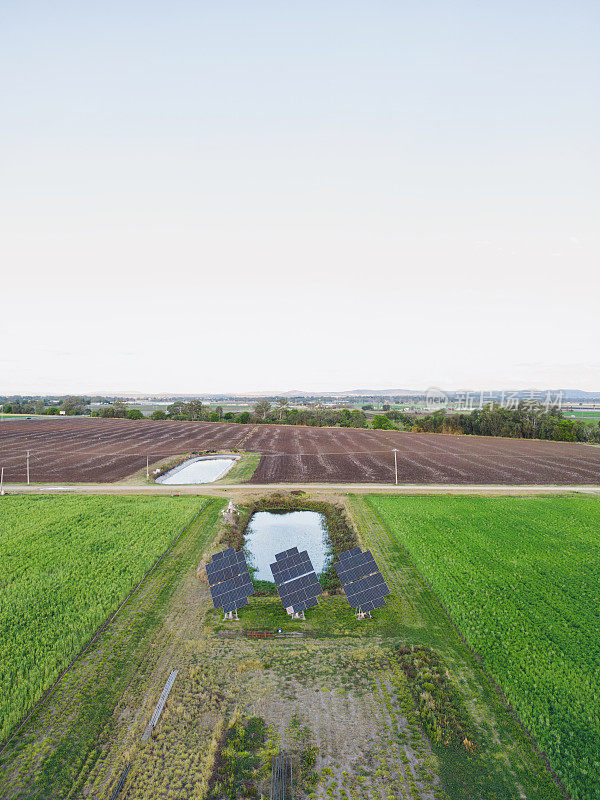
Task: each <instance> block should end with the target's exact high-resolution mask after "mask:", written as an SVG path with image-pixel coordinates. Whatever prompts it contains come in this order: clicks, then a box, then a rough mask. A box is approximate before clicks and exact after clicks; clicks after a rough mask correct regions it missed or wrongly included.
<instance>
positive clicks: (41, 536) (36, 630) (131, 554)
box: [0, 496, 200, 741]
mask: <svg viewBox="0 0 600 800" xmlns="http://www.w3.org/2000/svg"><path fill="white" fill-rule="evenodd" d="M199 507H200V506H199V503H198V500H197V499H196V498H192V497H189V498H183V497H182V498H169V497H70V496H58V497H16V496H15V497H12V496H11V497H3V498H1V499H0V523H1V524H0V586H1V587H2V592H1V594H0V684H1V685H2V687H3V690H2V695H1V697H0V720H1V727H0V741H1V740H3V739H4V738H5V737H6V736H7V734H8V732H9V731H10V729H11V728H12V727H13V726H14V725H15V724H16V723H17V722H18V721H19V720H20V719H21V718H22V717H23V716H24V715H25V714H26V713H27V711H28V710H29V708H30V707H31V706H32V705H33V704H34V703H35V702H36V701H37V700H38V699H39V698H40V697H41V695H42V694H43V692H44V691H45V690H46V689H47V688H48V687H49V686H50V685H51V684H52V683H53V682H54V680H55V679H56V678H57V676H58V675H59V673H60V671H61V670H62V669H63V668H64V667H65V666H66V665H67V664H68V663H69V661H70V660H71V659H72V658H73V656H74V655H75V654H76V653H77V652H78V651H79V649H80V648H81V647H82V646H83V645H84V644H85V642H86V641H87V640H88V639H89V638H90V636H91V634H92V633H93V631H94V630H95V629H96V628H97V627H98V626H99V625H100V624H101V623H102V622H103V621H104V620H105V619H106V617H107V616H108V615H109V613H110V612H111V611H113V610H114V609H115V608H116V607H117V606H118V605H119V603H120V602H121V601H122V600H123V598H124V597H126V595H127V593H128V592H129V591H130V590H131V589H132V588H133V586H135V584H136V583H137V582H138V581H139V580H140V579H141V578H142V577H143V575H144V574H145V573H146V571H147V570H148V569H149V568H150V566H151V565H152V564H153V563H154V561H156V559H157V558H158V557H159V556H160V554H161V553H162V552H164V551H165V549H166V548H167V547H168V546H169V544H170V543H171V542H172V541H173V540H174V538H175V537H176V536H177V534H178V533H179V532H180V531H181V530H182V529H183V527H184V526H185V525H186V524H187V523H188V522H189V521H190V520H191V519H192V517H193V516H194V513H195V512H196V511H197V510H198V509H199Z"/></svg>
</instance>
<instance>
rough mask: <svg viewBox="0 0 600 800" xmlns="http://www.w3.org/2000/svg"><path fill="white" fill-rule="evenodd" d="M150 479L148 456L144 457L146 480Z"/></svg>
mask: <svg viewBox="0 0 600 800" xmlns="http://www.w3.org/2000/svg"><path fill="white" fill-rule="evenodd" d="M149 477H150V460H149V456H146V480H148V478H149Z"/></svg>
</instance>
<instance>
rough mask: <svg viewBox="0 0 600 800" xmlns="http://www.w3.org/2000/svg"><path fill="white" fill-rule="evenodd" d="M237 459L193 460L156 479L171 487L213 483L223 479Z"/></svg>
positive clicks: (211, 458)
mask: <svg viewBox="0 0 600 800" xmlns="http://www.w3.org/2000/svg"><path fill="white" fill-rule="evenodd" d="M235 461H236V460H235V458H222V457H214V458H213V457H211V456H208V457H204V456H200V457H198V458H191V459H189V460H188V461H184V462H183V464H180V465H179V466H178V467H175V468H174V469H171V470H169V472H165V474H164V475H161V476H160V477H159V478H157V479H156V483H166V484H170V485H177V484H184V483H212V482H213V481H216V480H218V479H219V478H222V477H223V475H225V473H226V472H227V471H228V470H229V469H231V467H232V466H233V465H234V464H235Z"/></svg>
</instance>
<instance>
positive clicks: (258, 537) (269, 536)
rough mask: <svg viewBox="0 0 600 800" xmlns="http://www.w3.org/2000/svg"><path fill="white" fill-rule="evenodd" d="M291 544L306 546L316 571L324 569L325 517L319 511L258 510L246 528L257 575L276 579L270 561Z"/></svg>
mask: <svg viewBox="0 0 600 800" xmlns="http://www.w3.org/2000/svg"><path fill="white" fill-rule="evenodd" d="M290 547H297V548H298V550H301V551H302V550H307V551H308V555H309V556H310V560H311V561H312V565H313V567H314V568H315V572H316V573H317V575H319V574H320V573H321V572H323V569H324V567H325V566H326V562H327V552H328V546H327V533H326V527H325V517H324V515H323V514H319V513H317V512H316V511H283V512H276V511H256V512H255V513H254V514H253V515H252V518H251V519H250V522H249V524H248V527H247V529H246V544H245V550H246V553H247V554H248V562H249V566H251V567H252V566H254V567H256V568H257V571H256V572H255V573H254V578H255V579H256V580H259V581H270V582H273V574H272V572H271V567H270V565H271V564H272V563H273V562H274V561H275V554H276V553H280V552H281V551H282V550H288V549H289V548H290Z"/></svg>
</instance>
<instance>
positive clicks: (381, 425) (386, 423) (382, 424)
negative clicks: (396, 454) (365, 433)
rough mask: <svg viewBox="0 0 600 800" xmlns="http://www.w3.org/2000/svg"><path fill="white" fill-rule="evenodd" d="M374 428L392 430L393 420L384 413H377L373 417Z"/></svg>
mask: <svg viewBox="0 0 600 800" xmlns="http://www.w3.org/2000/svg"><path fill="white" fill-rule="evenodd" d="M373 428H375V430H379V431H391V430H393V429H394V426H393V425H392V422H391V420H389V419H388V418H387V417H385V416H384V415H383V414H375V416H374V417H373Z"/></svg>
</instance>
